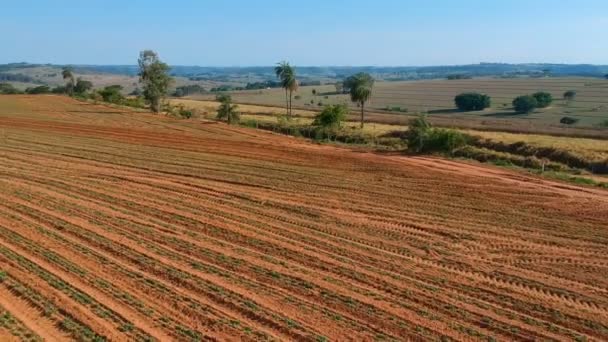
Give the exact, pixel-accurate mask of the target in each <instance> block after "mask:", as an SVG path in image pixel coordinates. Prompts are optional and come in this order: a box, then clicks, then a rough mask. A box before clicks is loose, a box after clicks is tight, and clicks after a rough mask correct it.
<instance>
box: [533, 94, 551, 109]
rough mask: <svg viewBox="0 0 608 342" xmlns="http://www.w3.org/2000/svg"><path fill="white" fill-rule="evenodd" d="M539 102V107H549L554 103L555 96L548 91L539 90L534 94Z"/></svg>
mask: <svg viewBox="0 0 608 342" xmlns="http://www.w3.org/2000/svg"><path fill="white" fill-rule="evenodd" d="M532 96H533V97H534V98H535V99H536V102H537V103H538V108H547V107H549V106H550V105H551V103H553V96H552V95H551V94H549V93H547V92H544V91H539V92H538V93H534V94H533V95H532Z"/></svg>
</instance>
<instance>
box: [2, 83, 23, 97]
mask: <svg viewBox="0 0 608 342" xmlns="http://www.w3.org/2000/svg"><path fill="white" fill-rule="evenodd" d="M0 94H4V95H11V94H21V91H20V90H19V89H17V88H15V87H14V86H13V85H12V84H8V83H0Z"/></svg>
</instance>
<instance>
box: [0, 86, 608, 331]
mask: <svg viewBox="0 0 608 342" xmlns="http://www.w3.org/2000/svg"><path fill="white" fill-rule="evenodd" d="M0 175H1V177H0V183H1V186H0V338H2V339H4V337H7V338H8V337H9V336H16V337H17V338H19V339H22V340H31V341H37V340H40V339H46V340H52V341H55V340H65V339H80V340H90V341H93V340H101V339H103V338H106V339H111V340H162V341H165V340H171V339H176V340H238V339H242V340H304V341H327V340H332V341H333V340H349V339H350V340H399V341H401V340H406V339H411V340H439V339H441V340H451V339H453V340H470V339H484V340H488V341H489V340H541V339H544V340H573V339H578V340H585V339H587V340H606V339H608V325H607V324H606V322H608V278H606V277H605V276H604V274H605V273H606V272H608V247H607V246H608V231H606V227H607V226H608V195H607V194H608V193H607V192H606V191H605V190H601V189H593V188H580V187H576V186H573V185H567V184H564V183H558V182H552V181H547V180H543V179H540V178H536V177H533V176H528V175H524V174H520V173H515V172H513V171H509V170H503V169H499V168H493V167H484V166H479V165H477V164H469V163H463V162H456V161H449V160H444V159H440V158H432V157H403V156H398V155H390V156H384V155H377V154H374V153H368V152H354V151H350V150H347V149H341V148H336V147H333V146H323V145H314V144H311V143H308V142H306V141H305V140H303V139H296V138H290V137H286V136H281V135H276V134H272V133H270V132H264V131H258V130H254V129H248V128H240V127H232V126H227V125H224V124H220V123H216V122H210V121H205V120H177V119H173V118H169V117H164V116H158V115H151V114H147V113H142V112H136V111H130V110H125V109H117V108H112V107H105V106H101V105H95V104H91V103H84V102H78V101H75V100H72V99H69V98H67V97H59V96H25V95H20V96H0Z"/></svg>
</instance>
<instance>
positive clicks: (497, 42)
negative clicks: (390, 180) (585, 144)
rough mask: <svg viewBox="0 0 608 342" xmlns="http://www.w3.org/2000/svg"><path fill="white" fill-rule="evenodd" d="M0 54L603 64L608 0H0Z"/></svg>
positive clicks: (235, 61) (102, 59)
mask: <svg viewBox="0 0 608 342" xmlns="http://www.w3.org/2000/svg"><path fill="white" fill-rule="evenodd" d="M0 32H1V33H0V63H8V62H21V61H27V62H33V63H58V64H135V63H136V59H137V55H138V52H139V51H140V50H142V49H153V50H156V51H157V52H158V53H159V54H160V56H161V58H162V59H164V60H165V61H166V62H168V63H169V64H173V65H204V66H251V65H271V64H274V63H276V62H277V61H279V60H284V59H286V60H289V61H291V62H292V63H293V64H296V65H378V66H382V65H384V66H386V65H393V66H395V65H398V66H402V65H439V64H442V65H444V64H469V63H479V62H508V63H525V62H554V63H593V64H608V0H375V1H370V0H367V1H362V0H304V1H302V0H301V1H290V0H281V1H278V0H213V1H211V0H190V1H187V0H173V1H161V0H104V1H97V0H78V1H75V0H54V1H51V0H38V1H36V0H19V1H12V0H0Z"/></svg>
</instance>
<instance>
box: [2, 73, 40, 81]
mask: <svg viewBox="0 0 608 342" xmlns="http://www.w3.org/2000/svg"><path fill="white" fill-rule="evenodd" d="M0 81H4V82H23V83H42V82H40V81H39V80H36V79H34V78H33V77H30V76H28V75H23V74H11V73H0Z"/></svg>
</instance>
